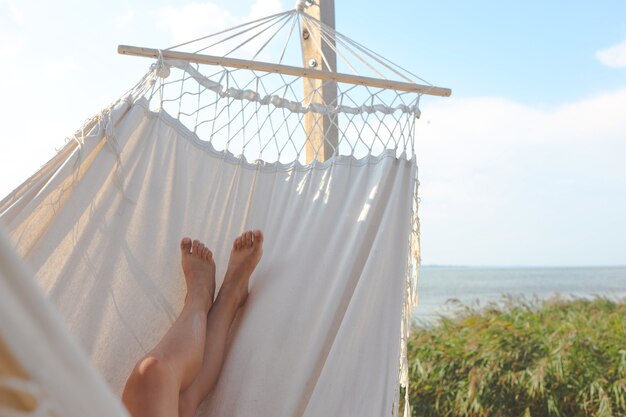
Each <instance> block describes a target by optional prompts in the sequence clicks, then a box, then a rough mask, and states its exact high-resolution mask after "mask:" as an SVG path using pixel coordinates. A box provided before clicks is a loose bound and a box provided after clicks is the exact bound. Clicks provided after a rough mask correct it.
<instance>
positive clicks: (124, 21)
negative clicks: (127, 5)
mask: <svg viewBox="0 0 626 417" xmlns="http://www.w3.org/2000/svg"><path fill="white" fill-rule="evenodd" d="M134 18H135V12H134V11H133V10H126V11H125V12H124V13H122V14H121V15H119V16H117V17H116V18H115V21H116V22H117V24H118V25H120V26H125V25H128V24H129V23H131V22H132V21H133V19H134Z"/></svg>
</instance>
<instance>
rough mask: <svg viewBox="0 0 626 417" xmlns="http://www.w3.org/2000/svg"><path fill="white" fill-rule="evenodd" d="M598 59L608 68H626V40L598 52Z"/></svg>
mask: <svg viewBox="0 0 626 417" xmlns="http://www.w3.org/2000/svg"><path fill="white" fill-rule="evenodd" d="M596 58H598V59H599V60H600V62H602V64H604V65H606V66H607V67H614V68H626V40H625V41H624V42H622V43H618V44H617V45H613V46H611V47H608V48H605V49H601V50H599V51H598V52H596Z"/></svg>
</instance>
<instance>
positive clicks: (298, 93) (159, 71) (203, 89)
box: [146, 60, 420, 163]
mask: <svg viewBox="0 0 626 417" xmlns="http://www.w3.org/2000/svg"><path fill="white" fill-rule="evenodd" d="M154 74H155V75H156V77H155V78H154V79H153V80H154V81H155V82H153V83H152V86H151V88H150V89H149V90H148V92H147V94H146V97H147V98H148V100H149V102H150V106H151V108H152V109H153V110H163V111H166V112H167V113H168V114H169V115H170V116H172V117H174V118H176V119H178V120H179V121H180V122H181V123H182V124H183V125H184V126H186V127H187V128H188V129H189V130H190V131H192V132H194V133H195V134H196V135H197V136H198V138H200V139H201V140H204V141H207V142H210V143H211V144H212V145H213V147H214V148H215V149H216V150H220V151H222V150H225V151H229V152H231V153H233V154H234V155H243V156H245V157H246V159H247V160H248V161H254V160H263V161H265V162H281V163H290V162H293V161H299V162H301V163H307V162H309V161H310V160H311V159H312V158H317V159H320V160H321V159H326V158H327V157H328V156H331V155H349V156H353V157H355V158H357V159H360V158H363V157H364V156H367V155H374V156H376V155H380V154H381V153H382V152H383V151H385V150H393V151H394V152H395V153H396V156H398V157H406V158H409V159H410V158H411V157H412V156H413V155H414V152H415V151H414V128H415V120H416V117H417V116H419V107H418V103H419V97H420V96H419V94H416V93H410V92H398V91H393V90H388V89H384V88H373V87H369V86H362V85H353V84H343V83H336V82H328V81H325V82H318V81H317V80H310V79H306V78H302V77H298V76H288V75H284V74H276V73H267V72H262V71H252V70H247V69H231V68H225V67H210V66H206V65H200V64H192V63H188V62H182V61H168V60H159V61H158V62H157V64H156V65H154ZM165 75H167V77H164V76H165ZM328 89H332V92H333V94H332V95H331V96H332V97H333V98H332V100H330V101H325V100H322V98H323V97H324V96H325V95H327V94H326V91H325V90H328ZM305 90H308V91H305ZM322 152H324V155H325V157H322ZM307 154H308V156H307Z"/></svg>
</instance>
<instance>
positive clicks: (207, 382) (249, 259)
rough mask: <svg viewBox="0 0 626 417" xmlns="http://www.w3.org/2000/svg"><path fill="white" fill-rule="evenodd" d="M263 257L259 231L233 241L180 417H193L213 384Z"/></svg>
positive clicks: (184, 397) (243, 235)
mask: <svg viewBox="0 0 626 417" xmlns="http://www.w3.org/2000/svg"><path fill="white" fill-rule="evenodd" d="M262 254H263V233H262V232H261V231H260V230H255V231H253V232H252V231H250V232H245V233H243V234H242V235H241V236H240V237H238V238H237V239H235V242H234V243H233V248H232V250H231V253H230V260H229V261H228V268H227V271H226V275H225V276H224V283H223V284H222V287H221V288H220V291H219V293H218V294H217V298H216V299H215V302H214V303H213V307H212V308H211V311H209V314H208V318H207V327H206V346H205V350H204V360H203V363H202V368H201V369H200V371H199V372H198V374H197V376H196V379H195V381H194V382H193V384H191V385H190V386H189V387H188V388H187V389H186V390H184V391H182V392H181V395H180V407H179V416H180V417H193V416H194V415H195V413H196V409H197V408H198V405H199V404H200V402H202V400H203V399H204V398H205V397H206V396H207V395H208V394H209V392H210V391H211V390H212V389H213V387H214V386H215V383H216V382H217V379H218V376H219V373H220V370H221V369H222V364H223V362H224V354H225V352H226V342H227V339H228V332H229V330H230V326H231V324H232V322H233V320H234V318H235V315H236V313H237V310H238V309H239V307H241V306H242V305H243V304H244V303H245V301H246V298H247V296H248V281H249V280H250V276H251V275H252V272H253V271H254V268H255V267H256V266H257V264H258V263H259V260H260V259H261V255H262Z"/></svg>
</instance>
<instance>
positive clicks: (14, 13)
mask: <svg viewBox="0 0 626 417" xmlns="http://www.w3.org/2000/svg"><path fill="white" fill-rule="evenodd" d="M9 11H10V13H11V18H12V19H13V21H14V22H15V23H17V24H18V25H21V24H23V23H24V12H22V11H21V10H20V9H18V8H17V7H15V6H13V5H11V6H9Z"/></svg>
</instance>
